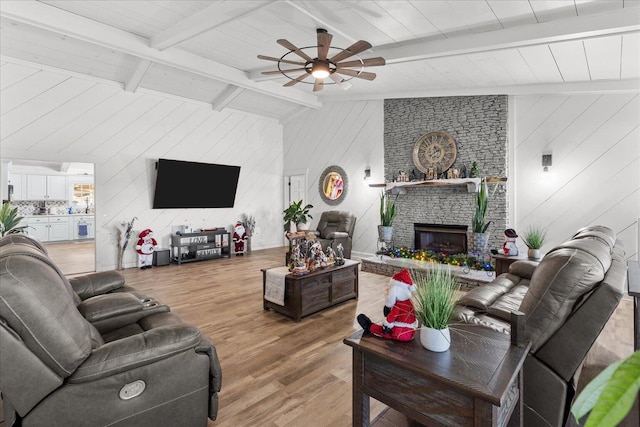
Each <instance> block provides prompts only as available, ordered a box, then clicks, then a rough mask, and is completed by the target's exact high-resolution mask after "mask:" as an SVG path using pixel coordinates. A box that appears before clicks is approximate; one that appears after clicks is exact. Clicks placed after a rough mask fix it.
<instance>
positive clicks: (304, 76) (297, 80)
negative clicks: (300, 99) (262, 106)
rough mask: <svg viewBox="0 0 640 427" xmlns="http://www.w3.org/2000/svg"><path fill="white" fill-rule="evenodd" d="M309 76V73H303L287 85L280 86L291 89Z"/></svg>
mask: <svg viewBox="0 0 640 427" xmlns="http://www.w3.org/2000/svg"><path fill="white" fill-rule="evenodd" d="M310 75H311V73H308V72H307V73H304V74H303V75H301V76H299V77H296V78H295V79H293V80H291V81H288V82H287V83H285V84H283V85H282V86H286V87H291V86H293V85H294V84H296V83H299V82H301V81H303V80H304V79H306V78H307V77H309V76H310Z"/></svg>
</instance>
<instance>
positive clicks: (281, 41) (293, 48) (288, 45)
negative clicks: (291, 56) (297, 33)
mask: <svg viewBox="0 0 640 427" xmlns="http://www.w3.org/2000/svg"><path fill="white" fill-rule="evenodd" d="M278 44H279V45H280V46H283V47H285V48H287V49H289V50H290V51H292V52H294V53H295V54H296V55H298V56H299V57H300V58H302V59H304V60H305V61H313V58H311V57H310V56H309V55H307V54H306V53H304V52H303V51H301V50H300V49H298V48H297V47H296V46H295V45H294V44H293V43H291V42H290V41H289V40H285V39H279V40H278Z"/></svg>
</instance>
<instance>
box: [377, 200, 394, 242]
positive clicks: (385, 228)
mask: <svg viewBox="0 0 640 427" xmlns="http://www.w3.org/2000/svg"><path fill="white" fill-rule="evenodd" d="M397 213H398V212H397V211H396V205H395V203H394V202H393V201H392V200H391V197H390V195H389V194H388V193H386V192H385V191H383V192H382V193H380V225H379V226H378V240H379V241H381V242H390V241H391V239H392V238H393V219H394V218H395V217H396V214H397Z"/></svg>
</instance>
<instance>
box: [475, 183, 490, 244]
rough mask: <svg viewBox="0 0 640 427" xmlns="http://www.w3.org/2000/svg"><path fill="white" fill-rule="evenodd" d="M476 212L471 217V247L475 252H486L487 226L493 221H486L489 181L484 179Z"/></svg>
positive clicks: (479, 190)
mask: <svg viewBox="0 0 640 427" xmlns="http://www.w3.org/2000/svg"><path fill="white" fill-rule="evenodd" d="M475 201H476V203H475V205H476V206H475V212H474V214H473V218H472V219H471V232H472V233H471V248H472V250H471V251H472V252H474V253H481V252H484V249H485V248H486V247H487V242H488V241H489V233H487V228H489V225H490V224H491V221H486V215H487V207H488V206H489V190H488V189H487V181H486V180H484V179H483V180H482V182H481V183H480V188H479V189H478V192H477V193H476V200H475Z"/></svg>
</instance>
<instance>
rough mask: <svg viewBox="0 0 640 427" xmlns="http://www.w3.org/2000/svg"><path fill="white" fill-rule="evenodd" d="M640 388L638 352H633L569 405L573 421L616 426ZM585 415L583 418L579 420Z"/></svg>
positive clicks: (635, 398) (601, 375) (632, 402)
mask: <svg viewBox="0 0 640 427" xmlns="http://www.w3.org/2000/svg"><path fill="white" fill-rule="evenodd" d="M639 390H640V351H636V352H634V353H631V355H629V356H627V357H626V358H624V359H622V360H619V361H617V362H614V363H612V364H611V365H609V366H608V367H607V368H606V369H605V370H604V371H602V372H600V374H598V375H597V376H596V377H595V378H594V379H593V380H591V381H590V382H589V384H587V385H586V386H585V388H584V390H582V392H580V394H579V395H578V397H577V398H576V400H575V402H574V403H573V405H572V406H571V413H572V414H573V416H574V418H575V420H576V423H580V425H584V426H586V427H589V426H598V427H600V426H614V425H618V423H620V422H621V421H623V419H624V417H626V416H627V414H628V413H629V411H631V408H633V404H634V402H635V401H636V400H637V397H638V392H639ZM587 414H589V416H588V417H587V419H586V421H585V420H581V419H582V417H584V416H585V415H587ZM581 421H583V422H584V424H582V423H581Z"/></svg>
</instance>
